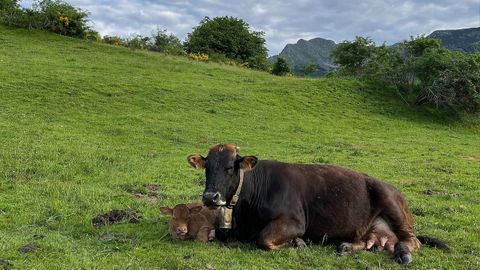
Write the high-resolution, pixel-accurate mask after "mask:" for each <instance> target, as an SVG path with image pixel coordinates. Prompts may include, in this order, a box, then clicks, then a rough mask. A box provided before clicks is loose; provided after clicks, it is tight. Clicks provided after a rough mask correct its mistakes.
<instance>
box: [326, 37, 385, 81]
mask: <svg viewBox="0 0 480 270" xmlns="http://www.w3.org/2000/svg"><path fill="white" fill-rule="evenodd" d="M375 48H376V47H375V43H374V42H373V41H372V40H371V39H370V38H368V37H367V38H364V37H356V38H355V40H354V41H344V42H341V43H340V44H338V45H337V46H336V47H335V48H334V49H333V51H332V56H333V58H334V62H335V63H336V64H337V65H339V66H340V68H341V72H344V73H346V74H348V75H364V74H365V67H366V66H367V65H368V64H369V62H370V60H371V58H372V56H373V54H374V51H375Z"/></svg>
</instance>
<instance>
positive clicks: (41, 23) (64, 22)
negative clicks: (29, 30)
mask: <svg viewBox="0 0 480 270" xmlns="http://www.w3.org/2000/svg"><path fill="white" fill-rule="evenodd" d="M33 12H34V13H36V14H33V15H34V23H33V25H34V28H39V29H43V30H48V31H51V32H54V33H58V34H62V35H66V36H73V37H79V38H86V36H87V34H88V32H90V31H92V30H91V29H90V27H88V26H87V22H88V12H86V11H83V10H81V9H79V8H76V7H74V6H72V5H70V4H69V3H67V2H64V1H61V0H40V1H35V2H34V3H33ZM35 15H36V16H35Z"/></svg>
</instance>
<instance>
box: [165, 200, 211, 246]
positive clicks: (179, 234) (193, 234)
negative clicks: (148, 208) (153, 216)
mask: <svg viewBox="0 0 480 270" xmlns="http://www.w3.org/2000/svg"><path fill="white" fill-rule="evenodd" d="M160 211H161V212H162V213H163V214H167V215H170V216H171V217H172V219H171V220H170V223H169V229H168V232H169V233H170V236H171V237H172V239H174V240H178V239H180V240H185V239H189V238H195V239H197V240H198V241H200V242H204V243H206V242H208V241H211V240H213V239H214V238H215V222H216V220H217V215H216V212H217V211H216V210H214V209H209V208H207V207H204V206H203V205H202V204H201V203H191V204H178V205H176V206H175V207H174V208H169V207H160Z"/></svg>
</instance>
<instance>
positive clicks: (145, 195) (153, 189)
mask: <svg viewBox="0 0 480 270" xmlns="http://www.w3.org/2000/svg"><path fill="white" fill-rule="evenodd" d="M122 188H123V190H125V191H126V192H128V193H129V194H130V195H131V196H132V197H134V198H135V199H144V200H147V201H149V202H151V203H156V202H157V201H158V200H159V199H160V198H161V196H160V194H159V193H158V192H159V191H160V189H161V186H160V185H159V184H154V183H147V184H143V185H142V186H131V185H127V186H122Z"/></svg>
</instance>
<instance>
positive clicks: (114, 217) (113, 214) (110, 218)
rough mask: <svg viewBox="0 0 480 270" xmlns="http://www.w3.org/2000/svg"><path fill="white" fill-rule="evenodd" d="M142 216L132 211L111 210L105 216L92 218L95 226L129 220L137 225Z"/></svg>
mask: <svg viewBox="0 0 480 270" xmlns="http://www.w3.org/2000/svg"><path fill="white" fill-rule="evenodd" d="M140 219H141V216H140V215H138V214H137V213H136V212H134V211H131V210H111V211H109V212H107V213H105V214H102V215H98V216H95V217H93V218H92V224H93V225H94V226H97V227H98V226H103V225H111V224H115V223H118V222H121V221H123V220H128V222H129V223H137V222H138V221H139V220H140Z"/></svg>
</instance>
